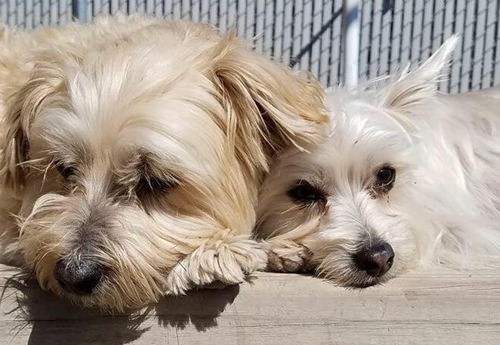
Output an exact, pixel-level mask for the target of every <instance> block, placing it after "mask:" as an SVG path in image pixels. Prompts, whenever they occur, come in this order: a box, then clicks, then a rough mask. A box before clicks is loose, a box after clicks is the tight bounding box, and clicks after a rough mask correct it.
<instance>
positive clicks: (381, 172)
mask: <svg viewBox="0 0 500 345" xmlns="http://www.w3.org/2000/svg"><path fill="white" fill-rule="evenodd" d="M375 178H376V180H375V184H374V188H376V189H378V190H380V191H382V192H385V193H387V192H388V191H390V190H391V189H392V187H393V185H394V181H396V169H394V168H393V167H391V166H389V165H385V166H383V167H382V168H380V169H378V170H377V172H376V174H375Z"/></svg>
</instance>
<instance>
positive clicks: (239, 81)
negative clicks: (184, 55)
mask: <svg viewBox="0 0 500 345" xmlns="http://www.w3.org/2000/svg"><path fill="white" fill-rule="evenodd" d="M213 56H214V57H213V58H212V59H211V61H212V64H211V66H210V69H211V75H212V78H211V79H212V80H213V81H214V82H215V84H216V85H217V86H218V89H219V91H220V95H221V98H222V103H223V106H224V108H225V110H226V116H227V118H226V120H225V122H226V124H227V126H226V127H227V134H228V136H229V138H230V140H232V141H234V144H235V145H234V146H235V149H236V150H237V152H236V154H237V156H238V158H239V159H240V160H242V161H244V162H245V164H246V165H247V166H248V167H252V166H260V167H262V166H263V167H264V168H265V169H267V160H268V159H267V158H268V157H269V155H270V154H273V153H274V152H276V151H279V150H282V149H285V148H287V147H289V146H292V145H293V146H296V147H299V148H304V147H307V146H308V145H309V144H311V143H315V142H318V141H320V140H321V139H322V138H323V137H324V136H325V135H326V130H327V126H326V123H327V121H328V118H327V116H326V110H325V108H324V107H325V105H324V91H323V88H322V87H321V86H320V85H319V83H317V82H316V81H315V80H313V79H311V78H308V77H305V76H304V75H300V74H299V73H297V72H294V71H292V70H291V69H289V68H287V67H285V66H283V65H280V64H278V63H275V62H273V61H271V60H270V59H268V58H266V57H263V56H261V55H259V54H256V53H254V52H253V51H251V50H250V49H247V48H246V47H244V46H243V44H242V43H240V42H239V41H238V40H237V39H236V38H234V37H233V36H227V37H225V38H223V39H222V40H221V41H220V42H219V43H218V44H217V45H216V47H215V48H214V51H213ZM263 148H264V149H263Z"/></svg>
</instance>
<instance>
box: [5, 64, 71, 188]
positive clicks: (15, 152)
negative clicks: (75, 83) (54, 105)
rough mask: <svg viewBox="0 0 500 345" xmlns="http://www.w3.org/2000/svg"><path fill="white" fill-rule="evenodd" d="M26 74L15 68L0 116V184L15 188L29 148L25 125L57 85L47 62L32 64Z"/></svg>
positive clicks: (57, 78)
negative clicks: (14, 79) (15, 76)
mask: <svg viewBox="0 0 500 345" xmlns="http://www.w3.org/2000/svg"><path fill="white" fill-rule="evenodd" d="M30 73H31V76H29V77H27V76H26V74H25V73H22V72H19V76H18V77H19V78H18V80H17V81H18V82H19V81H20V80H23V79H24V82H21V84H20V85H18V86H17V87H15V88H14V91H13V92H12V93H11V94H10V95H8V97H7V102H6V106H5V113H4V114H0V115H1V116H2V134H3V135H2V138H0V145H1V146H0V147H1V148H2V152H1V156H0V165H1V166H0V183H1V184H2V186H3V187H4V188H7V189H9V190H11V191H13V192H19V191H20V190H21V188H22V187H23V185H24V179H25V173H26V167H25V166H24V165H23V163H24V162H26V161H27V160H28V159H29V157H28V152H29V136H28V133H29V127H30V124H31V122H32V121H33V118H34V117H35V114H36V113H37V112H38V110H39V109H40V107H42V106H43V105H44V103H45V100H46V99H47V96H49V95H51V94H53V93H54V92H56V91H57V90H58V89H60V88H61V86H62V85H64V83H63V82H62V77H61V74H60V73H59V72H58V71H57V70H56V69H54V68H52V67H51V66H49V65H47V66H44V65H36V66H35V67H34V68H33V70H32V71H31V72H30Z"/></svg>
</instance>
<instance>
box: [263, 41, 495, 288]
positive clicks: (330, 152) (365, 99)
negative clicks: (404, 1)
mask: <svg viewBox="0 0 500 345" xmlns="http://www.w3.org/2000/svg"><path fill="white" fill-rule="evenodd" d="M457 39H458V38H457V37H453V38H451V39H450V40H449V41H447V42H446V43H445V44H444V45H443V46H442V47H441V48H440V50H439V51H438V52H437V53H436V54H434V55H433V56H432V57H431V58H430V59H429V60H427V61H426V62H425V63H424V64H423V65H422V66H421V67H420V68H418V69H417V70H415V71H412V72H408V71H407V70H406V71H404V72H403V73H402V74H399V75H396V76H394V77H392V78H390V79H389V81H388V84H387V85H386V86H385V87H378V88H375V90H359V91H356V92H348V91H344V90H341V89H337V90H331V91H330V92H329V93H328V94H327V98H328V102H329V107H330V109H331V121H332V126H331V129H332V130H331V135H330V138H329V139H328V140H327V141H326V142H325V143H323V144H321V145H319V146H318V147H316V148H315V149H314V150H313V152H312V153H311V154H307V153H304V152H298V151H297V150H293V149H292V150H290V151H288V152H286V153H284V154H283V155H282V156H281V157H280V158H279V161H278V162H277V163H276V165H275V166H274V167H273V168H272V171H271V176H269V178H267V180H266V181H265V183H264V186H263V188H262V192H261V195H260V201H259V209H258V226H257V230H256V231H257V232H256V235H257V236H258V237H260V238H265V239H268V240H270V241H274V243H278V244H275V246H276V248H277V250H281V254H283V255H284V258H282V260H285V261H287V260H288V261H289V260H292V261H294V260H295V261H296V263H295V265H290V264H289V265H288V266H290V267H299V266H300V264H301V263H303V261H304V258H303V256H300V255H298V254H297V253H300V252H303V248H301V247H300V246H299V247H297V245H296V244H300V245H303V246H305V247H306V248H308V249H309V250H310V252H311V253H312V254H311V255H312V257H311V258H310V261H309V265H310V266H312V267H313V268H314V269H315V270H316V272H317V273H318V274H319V275H322V276H324V277H327V278H329V279H332V280H334V281H335V282H337V283H338V284H340V285H345V286H367V285H372V284H375V283H379V282H382V281H385V280H387V279H389V278H390V277H393V276H394V275H396V274H397V273H398V272H400V271H401V270H403V269H405V268H407V267H410V266H412V265H414V264H424V265H425V264H435V263H442V264H447V265H450V266H452V267H463V265H474V264H479V263H482V262H484V261H483V259H487V258H488V256H490V255H499V254H500V170H499V168H500V89H498V88H494V89H490V90H485V91H481V92H471V93H467V94H461V95H440V94H439V93H438V92H437V83H438V82H439V81H440V80H442V76H443V75H445V74H446V72H447V66H448V64H449V60H450V54H451V52H452V51H453V49H454V47H455V43H456V41H457ZM386 164H388V165H391V166H393V167H394V168H395V169H396V181H395V184H394V187H393V188H392V190H390V191H389V192H388V193H387V194H386V195H382V196H378V197H374V196H373V195H372V193H370V189H371V186H372V185H373V179H374V174H375V173H376V171H377V168H380V167H381V166H383V165H386ZM297 180H306V181H308V182H310V183H311V184H312V185H314V186H316V187H317V188H319V189H321V190H323V191H324V192H325V194H326V195H327V204H326V207H318V206H315V205H309V206H304V205H299V204H297V203H294V202H293V201H292V200H291V199H290V198H289V197H288V196H287V191H288V190H289V189H290V188H291V187H292V186H293V185H294V184H295V182H296V181H297ZM371 237H377V238H381V239H382V240H385V241H387V242H388V243H389V244H390V245H391V246H392V247H393V248H394V251H395V261H394V265H393V267H392V269H390V270H389V272H388V273H386V274H385V275H384V276H382V277H381V278H374V277H371V276H369V275H367V274H366V273H365V272H363V271H360V270H358V269H356V267H355V265H354V264H353V260H352V254H353V253H354V252H355V251H356V250H357V248H359V246H360V243H361V242H363V241H367V240H368V241H371ZM279 243H281V247H280V245H279ZM294 244H295V248H294ZM284 248H285V249H284ZM276 256H279V254H276V255H275V256H274V257H271V262H270V264H271V268H274V269H278V270H280V269H281V268H282V267H281V266H282V263H281V261H280V260H278V259H277V258H276ZM273 260H274V261H277V263H276V262H274V263H273ZM280 265H281V266H280ZM285 270H286V269H285Z"/></svg>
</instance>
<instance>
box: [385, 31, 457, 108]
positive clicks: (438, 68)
mask: <svg viewBox="0 0 500 345" xmlns="http://www.w3.org/2000/svg"><path fill="white" fill-rule="evenodd" d="M458 40H459V37H458V35H453V36H452V37H450V38H449V39H448V40H446V42H444V43H443V45H442V46H441V47H440V48H439V49H438V50H437V51H436V52H435V53H434V54H433V55H432V56H431V57H430V58H429V59H427V61H425V62H424V63H423V64H422V65H421V66H420V67H419V68H417V69H416V70H414V71H411V72H408V68H406V69H405V70H404V71H403V72H402V73H401V74H400V75H399V76H398V77H397V79H396V80H391V81H389V85H388V86H387V87H385V88H384V89H382V92H381V97H382V105H383V106H384V107H392V108H397V109H398V110H400V111H403V112H407V111H410V109H411V108H412V107H413V106H415V105H418V104H419V103H421V102H422V101H423V100H425V99H427V98H429V97H433V96H435V95H436V93H437V87H438V84H439V82H440V81H442V80H443V78H446V77H447V74H448V69H449V65H450V62H451V56H452V54H453V51H454V50H455V47H456V45H457V43H458Z"/></svg>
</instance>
